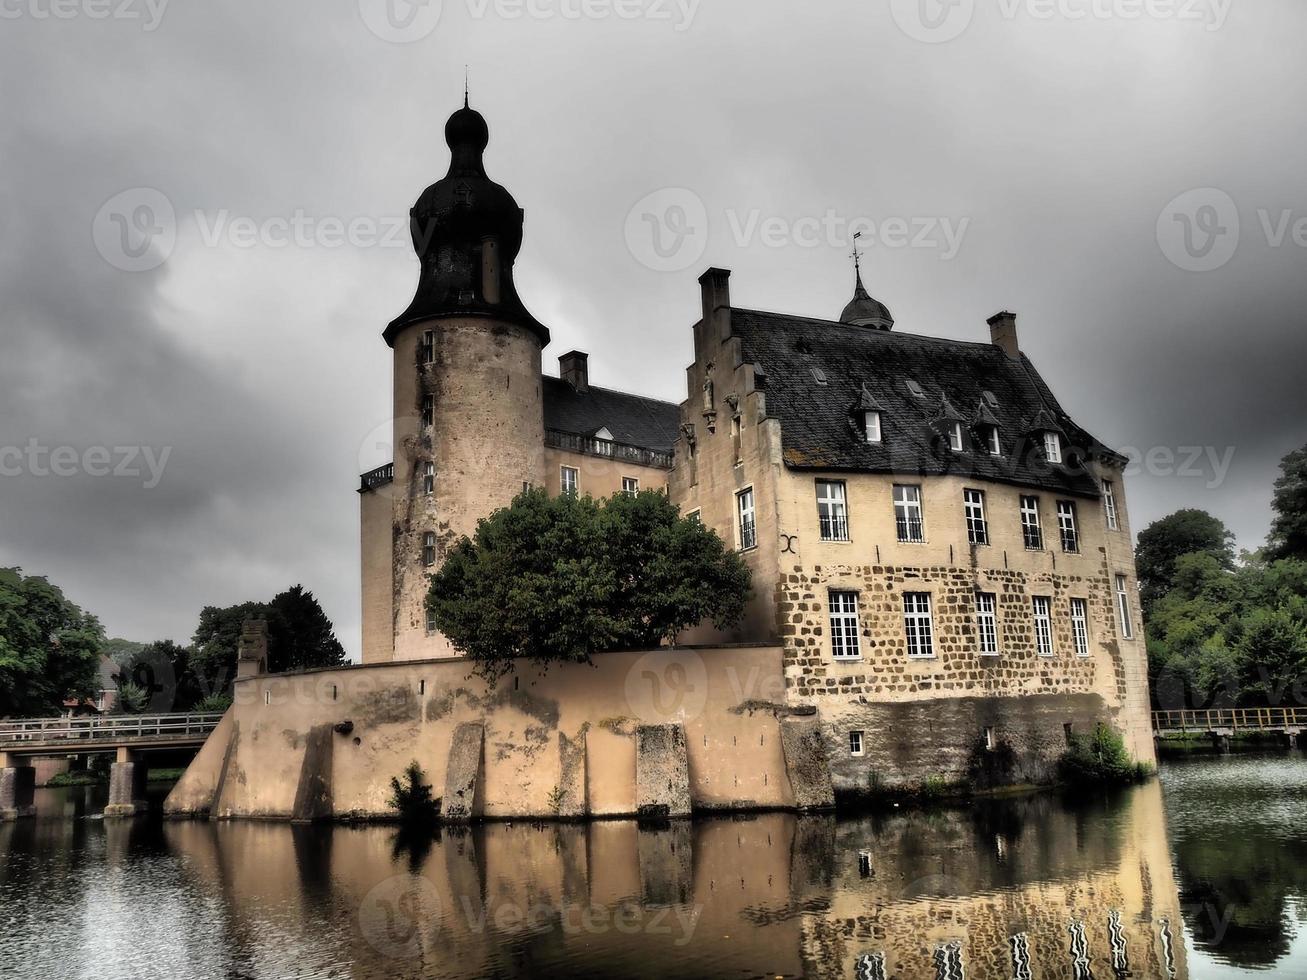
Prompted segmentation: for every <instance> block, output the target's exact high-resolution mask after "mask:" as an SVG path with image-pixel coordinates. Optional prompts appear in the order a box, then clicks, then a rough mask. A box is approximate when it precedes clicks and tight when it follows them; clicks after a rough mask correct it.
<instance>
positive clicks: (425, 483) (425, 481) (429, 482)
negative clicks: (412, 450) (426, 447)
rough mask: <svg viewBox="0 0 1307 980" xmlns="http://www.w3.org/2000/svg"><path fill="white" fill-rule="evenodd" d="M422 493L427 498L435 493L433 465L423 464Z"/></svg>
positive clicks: (434, 468) (434, 466) (434, 467)
mask: <svg viewBox="0 0 1307 980" xmlns="http://www.w3.org/2000/svg"><path fill="white" fill-rule="evenodd" d="M422 492H423V493H425V494H426V495H427V496H428V497H429V496H431V495H432V494H433V493H435V492H436V464H435V463H424V464H423V465H422Z"/></svg>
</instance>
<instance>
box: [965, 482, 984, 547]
mask: <svg viewBox="0 0 1307 980" xmlns="http://www.w3.org/2000/svg"><path fill="white" fill-rule="evenodd" d="M962 501H963V507H964V509H965V510H966V515H967V540H968V541H970V542H971V543H972V544H989V523H988V521H986V520H985V493H984V491H983V490H964V491H962Z"/></svg>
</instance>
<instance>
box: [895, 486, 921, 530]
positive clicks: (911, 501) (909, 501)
mask: <svg viewBox="0 0 1307 980" xmlns="http://www.w3.org/2000/svg"><path fill="white" fill-rule="evenodd" d="M894 526H895V528H896V529H897V531H898V536H899V540H900V541H902V542H905V543H909V544H921V543H922V542H924V541H925V540H926V525H925V519H924V516H923V514H922V508H921V487H918V486H909V485H906V484H895V486H894Z"/></svg>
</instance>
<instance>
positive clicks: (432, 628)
mask: <svg viewBox="0 0 1307 980" xmlns="http://www.w3.org/2000/svg"><path fill="white" fill-rule="evenodd" d="M427 632H428V633H434V632H436V614H435V613H434V612H433V611H432V609H431V607H430V606H427ZM422 683H423V684H425V683H426V681H423V682H422Z"/></svg>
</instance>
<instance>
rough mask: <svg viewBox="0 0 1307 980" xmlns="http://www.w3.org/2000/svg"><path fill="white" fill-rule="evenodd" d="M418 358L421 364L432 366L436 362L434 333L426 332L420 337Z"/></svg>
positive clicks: (432, 331) (431, 331)
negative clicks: (419, 357)
mask: <svg viewBox="0 0 1307 980" xmlns="http://www.w3.org/2000/svg"><path fill="white" fill-rule="evenodd" d="M420 356H421V359H422V363H423V364H433V363H435V360H436V332H435V331H434V330H428V331H426V332H425V333H424V334H423V335H422V347H421V350H420Z"/></svg>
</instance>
